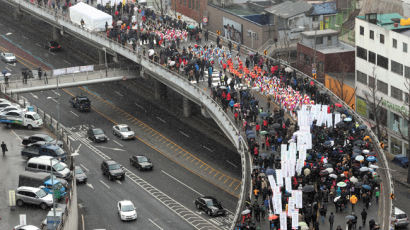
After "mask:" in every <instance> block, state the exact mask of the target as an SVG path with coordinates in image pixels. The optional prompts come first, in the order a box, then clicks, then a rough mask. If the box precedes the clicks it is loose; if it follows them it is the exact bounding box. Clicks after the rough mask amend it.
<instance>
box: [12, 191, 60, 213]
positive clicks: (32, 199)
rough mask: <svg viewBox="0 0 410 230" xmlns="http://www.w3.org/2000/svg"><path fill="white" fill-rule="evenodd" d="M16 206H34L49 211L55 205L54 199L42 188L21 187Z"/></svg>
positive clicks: (17, 192)
mask: <svg viewBox="0 0 410 230" xmlns="http://www.w3.org/2000/svg"><path fill="white" fill-rule="evenodd" d="M16 204H17V206H19V207H21V206H23V205H24V204H34V205H38V206H40V208H41V209H47V208H48V207H50V206H52V205H53V197H52V195H51V194H47V193H46V192H45V191H44V190H43V189H41V188H35V187H28V186H21V187H18V188H17V191H16Z"/></svg>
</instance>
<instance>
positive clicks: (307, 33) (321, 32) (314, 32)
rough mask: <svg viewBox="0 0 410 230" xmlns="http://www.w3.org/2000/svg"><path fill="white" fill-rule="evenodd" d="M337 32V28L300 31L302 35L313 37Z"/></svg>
mask: <svg viewBox="0 0 410 230" xmlns="http://www.w3.org/2000/svg"><path fill="white" fill-rule="evenodd" d="M335 34H339V32H338V31H337V30H332V29H325V30H309V31H304V32H302V36H306V37H314V36H328V35H335Z"/></svg>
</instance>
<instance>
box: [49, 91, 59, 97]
mask: <svg viewBox="0 0 410 230" xmlns="http://www.w3.org/2000/svg"><path fill="white" fill-rule="evenodd" d="M51 91H52V92H53V93H54V94H55V95H57V96H60V94H59V93H57V91H55V90H51Z"/></svg>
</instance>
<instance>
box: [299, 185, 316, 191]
mask: <svg viewBox="0 0 410 230" xmlns="http://www.w3.org/2000/svg"><path fill="white" fill-rule="evenodd" d="M314 191H315V187H313V185H305V187H303V188H302V192H314Z"/></svg>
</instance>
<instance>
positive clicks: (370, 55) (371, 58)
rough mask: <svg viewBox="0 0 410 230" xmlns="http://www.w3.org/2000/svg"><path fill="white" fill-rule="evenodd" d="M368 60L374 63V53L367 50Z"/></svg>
mask: <svg viewBox="0 0 410 230" xmlns="http://www.w3.org/2000/svg"><path fill="white" fill-rule="evenodd" d="M369 62H371V63H373V64H376V54H375V53H373V52H372V51H370V50H369Z"/></svg>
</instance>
